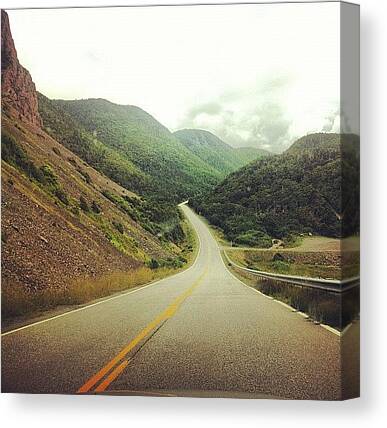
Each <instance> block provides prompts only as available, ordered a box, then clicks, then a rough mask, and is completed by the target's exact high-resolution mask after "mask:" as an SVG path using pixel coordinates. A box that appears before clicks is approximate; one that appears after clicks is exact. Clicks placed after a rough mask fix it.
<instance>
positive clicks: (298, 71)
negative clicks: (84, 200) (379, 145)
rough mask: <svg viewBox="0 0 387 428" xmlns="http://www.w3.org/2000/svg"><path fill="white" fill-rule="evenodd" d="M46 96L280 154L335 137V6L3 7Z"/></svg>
mask: <svg viewBox="0 0 387 428" xmlns="http://www.w3.org/2000/svg"><path fill="white" fill-rule="evenodd" d="M8 14H9V17H10V23H11V31H12V34H13V38H14V41H15V45H16V49H17V52H18V56H19V60H20V62H21V63H22V65H24V66H25V67H26V68H27V69H28V70H29V71H30V73H31V75H32V78H33V80H34V82H35V84H36V86H37V89H38V90H39V91H40V92H42V93H43V94H45V95H46V96H48V97H49V98H55V99H56V98H61V99H82V98H105V99H108V100H110V101H112V102H115V103H118V104H130V105H137V106H139V107H141V108H142V109H144V110H146V111H147V112H148V113H150V114H152V115H153V116H154V117H155V118H156V119H157V120H159V121H160V122H161V123H162V124H163V125H165V126H167V127H168V128H169V129H170V130H171V131H175V130H177V129H182V128H200V129H206V130H208V131H211V132H213V133H215V134H216V135H218V136H219V137H220V138H222V139H223V140H224V141H226V142H227V143H229V144H230V145H232V146H234V147H243V146H251V147H260V148H266V149H269V150H271V151H273V152H281V151H282V150H284V149H286V148H287V147H288V146H289V145H290V144H291V143H292V142H294V141H295V140H296V139H297V138H299V137H301V136H303V135H305V134H308V133H311V132H339V129H340V118H339V115H338V111H339V97H340V79H339V76H340V72H339V70H340V49H339V36H340V27H339V21H340V17H339V3H318V4H316V3H315V4H313V3H305V4H300V3H298V4H261V5H237V6H235V5H233V6H184V7H152V8H150V7H143V8H139V7H138V8H95V9H62V10H61V9H46V10H43V9H40V10H39V9H38V10H12V11H8Z"/></svg>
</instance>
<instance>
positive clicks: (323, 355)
mask: <svg viewBox="0 0 387 428" xmlns="http://www.w3.org/2000/svg"><path fill="white" fill-rule="evenodd" d="M182 210H183V211H184V213H185V215H186V216H187V217H188V219H189V220H190V222H191V223H192V225H193V227H194V228H195V230H196V232H197V234H198V236H199V239H200V243H201V245H200V250H199V253H198V256H197V259H196V262H195V263H194V265H193V266H192V267H191V268H189V269H188V270H186V271H184V272H182V273H180V274H177V275H175V276H173V277H170V278H166V279H164V280H162V281H160V282H158V283H157V284H155V285H152V286H148V287H145V288H143V289H139V290H135V291H134V292H131V293H128V294H125V295H122V296H120V297H118V298H115V299H111V300H106V301H105V302H104V303H102V304H99V305H95V306H90V307H88V308H87V309H85V310H82V311H74V312H71V313H69V314H67V315H66V316H62V317H59V318H54V319H52V320H50V321H47V322H44V323H41V324H36V325H33V326H31V327H29V328H26V329H23V330H19V331H16V332H14V333H12V334H8V335H5V336H3V337H2V391H3V392H32V393H69V394H71V393H107V394H151V395H188V396H217V397H228V396H237V397H262V398H267V397H281V398H293V399H325V400H337V399H340V398H342V386H341V365H342V364H341V358H340V338H339V337H338V336H336V335H334V334H333V333H331V332H329V331H327V330H325V329H323V328H321V327H320V326H317V325H314V324H313V323H310V322H308V321H306V320H305V319H304V318H302V317H300V316H299V315H297V314H295V313H294V312H292V311H290V310H289V309H288V308H286V307H283V306H281V305H280V304H278V303H277V302H275V301H273V300H271V299H269V298H266V297H264V296H263V295H260V294H258V293H257V292H255V291H254V290H253V289H251V288H250V287H247V286H244V285H243V284H242V283H241V282H240V281H239V280H237V279H236V278H235V277H234V276H233V275H232V274H231V273H230V272H229V271H228V269H227V268H226V267H225V265H224V263H223V261H222V258H221V255H220V252H219V248H218V246H217V243H216V241H215V240H214V238H213V237H212V235H211V233H210V232H209V230H208V227H207V226H206V225H205V223H204V222H203V221H202V220H201V219H200V218H199V217H198V216H197V215H196V214H194V213H193V211H192V210H191V209H190V208H188V207H187V206H182Z"/></svg>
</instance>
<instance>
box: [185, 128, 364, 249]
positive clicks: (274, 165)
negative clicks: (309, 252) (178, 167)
mask: <svg viewBox="0 0 387 428" xmlns="http://www.w3.org/2000/svg"><path fill="white" fill-rule="evenodd" d="M358 172H359V138H358V137H357V136H355V135H350V134H346V135H339V134H311V135H307V136H305V137H303V138H301V139H300V140H298V141H296V142H295V143H294V144H293V145H292V146H291V147H290V148H289V149H288V150H287V151H286V152H285V153H283V154H281V155H276V156H271V157H268V158H264V159H260V160H257V161H255V162H253V163H251V164H249V165H247V166H245V167H244V168H242V169H240V170H238V171H236V172H234V173H232V174H230V175H229V176H228V177H227V178H226V179H225V180H224V181H223V182H222V183H221V184H219V185H218V186H216V187H215V189H214V190H213V191H210V192H208V193H206V194H204V195H202V196H201V197H198V198H193V199H192V200H190V204H191V205H192V206H194V208H196V210H197V211H199V212H201V213H202V214H204V215H205V216H206V217H207V218H208V219H209V221H210V222H211V223H212V224H214V225H216V226H218V227H220V228H222V229H223V231H224V232H225V234H226V236H227V238H228V239H230V240H233V241H234V242H236V243H238V244H241V245H258V246H264V247H268V246H270V245H271V239H272V238H281V239H285V240H289V241H291V240H292V239H294V235H295V234H298V233H309V232H310V233H314V234H319V235H325V236H332V237H342V236H348V235H352V234H356V233H357V232H358V231H359V212H358V209H357V206H358V203H359V174H358Z"/></svg>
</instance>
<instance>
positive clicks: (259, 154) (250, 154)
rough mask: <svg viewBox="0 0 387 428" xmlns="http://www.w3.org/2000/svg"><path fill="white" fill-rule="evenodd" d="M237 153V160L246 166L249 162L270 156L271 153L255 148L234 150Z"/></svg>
mask: <svg viewBox="0 0 387 428" xmlns="http://www.w3.org/2000/svg"><path fill="white" fill-rule="evenodd" d="M235 151H236V152H237V153H238V156H239V158H240V159H241V160H242V162H243V164H244V165H246V164H248V163H249V162H251V161H253V160H256V159H260V158H265V157H267V156H271V155H272V153H271V152H269V151H268V150H265V149H256V148H255V147H238V148H236V149H235Z"/></svg>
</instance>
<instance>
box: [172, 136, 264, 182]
mask: <svg viewBox="0 0 387 428" xmlns="http://www.w3.org/2000/svg"><path fill="white" fill-rule="evenodd" d="M174 135H175V136H176V137H177V138H178V139H179V140H180V141H181V142H182V143H183V144H184V146H185V147H186V148H187V149H188V150H190V151H191V152H192V153H194V154H195V155H196V156H198V157H199V158H200V159H202V160H203V161H204V162H206V163H207V164H209V165H210V166H212V167H213V168H214V169H216V170H217V171H218V172H219V173H220V174H221V175H222V176H223V177H225V176H226V175H227V174H229V173H231V172H233V171H235V170H237V169H239V168H241V167H242V166H244V165H246V164H247V163H249V162H251V161H253V160H255V159H258V158H260V157H264V156H268V155H269V154H270V153H269V152H267V151H265V150H259V149H254V148H252V147H244V148H241V149H235V148H233V147H231V146H229V145H228V144H226V143H225V142H224V141H222V140H221V139H220V138H218V137H217V136H216V135H214V134H212V133H211V132H208V131H204V130H201V129H182V130H179V131H176V132H175V133H174Z"/></svg>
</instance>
